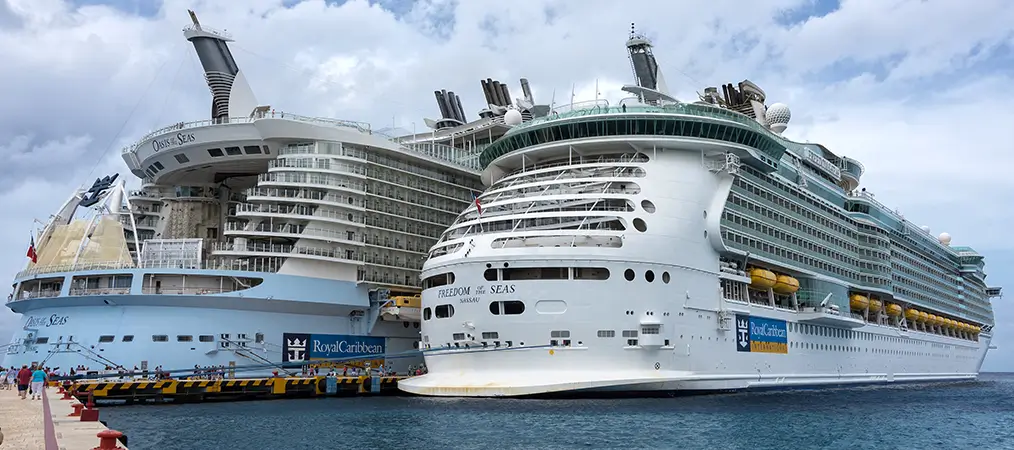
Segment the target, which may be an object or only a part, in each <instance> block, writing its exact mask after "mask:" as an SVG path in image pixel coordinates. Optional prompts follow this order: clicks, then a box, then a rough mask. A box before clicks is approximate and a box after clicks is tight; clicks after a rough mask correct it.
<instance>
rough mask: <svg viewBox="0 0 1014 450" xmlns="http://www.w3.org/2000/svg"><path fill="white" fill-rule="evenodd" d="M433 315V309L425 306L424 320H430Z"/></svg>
mask: <svg viewBox="0 0 1014 450" xmlns="http://www.w3.org/2000/svg"><path fill="white" fill-rule="evenodd" d="M431 317H433V310H431V309H429V307H426V308H423V320H430V318H431Z"/></svg>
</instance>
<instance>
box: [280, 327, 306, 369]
mask: <svg viewBox="0 0 1014 450" xmlns="http://www.w3.org/2000/svg"><path fill="white" fill-rule="evenodd" d="M309 342H310V335H309V334H302V333H285V334H283V335H282V362H305V361H306V360H307V357H308V356H309V355H308V354H307V351H306V346H307V344H309Z"/></svg>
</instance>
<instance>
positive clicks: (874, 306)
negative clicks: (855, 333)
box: [870, 298, 884, 312]
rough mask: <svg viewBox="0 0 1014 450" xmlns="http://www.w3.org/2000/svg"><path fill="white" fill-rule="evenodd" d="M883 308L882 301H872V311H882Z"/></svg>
mask: <svg viewBox="0 0 1014 450" xmlns="http://www.w3.org/2000/svg"><path fill="white" fill-rule="evenodd" d="M883 306H884V305H883V304H882V303H880V300H877V299H875V298H871V299H870V311H874V312H876V311H880V308H881V307H883Z"/></svg>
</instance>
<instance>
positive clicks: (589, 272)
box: [573, 267, 609, 280]
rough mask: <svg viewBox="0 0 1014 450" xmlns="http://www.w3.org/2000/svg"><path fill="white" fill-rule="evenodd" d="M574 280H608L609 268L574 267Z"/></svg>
mask: <svg viewBox="0 0 1014 450" xmlns="http://www.w3.org/2000/svg"><path fill="white" fill-rule="evenodd" d="M573 270H574V279H575V280H608V279H609V269H606V268H605V267H574V268H573Z"/></svg>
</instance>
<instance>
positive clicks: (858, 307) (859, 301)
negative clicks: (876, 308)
mask: <svg viewBox="0 0 1014 450" xmlns="http://www.w3.org/2000/svg"><path fill="white" fill-rule="evenodd" d="M849 306H850V307H851V308H852V309H853V310H855V311H862V310H865V309H866V308H869V307H870V299H869V298H867V297H866V296H865V295H859V294H852V296H851V297H849Z"/></svg>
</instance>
